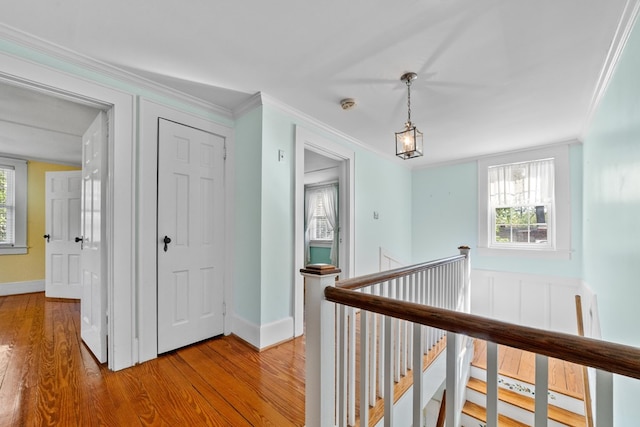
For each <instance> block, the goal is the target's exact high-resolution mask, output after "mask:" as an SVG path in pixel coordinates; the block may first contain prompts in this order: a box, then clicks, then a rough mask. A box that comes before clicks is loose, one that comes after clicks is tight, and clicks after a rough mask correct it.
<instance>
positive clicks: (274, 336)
mask: <svg viewBox="0 0 640 427" xmlns="http://www.w3.org/2000/svg"><path fill="white" fill-rule="evenodd" d="M292 330H293V317H291V316H289V317H285V318H284V319H280V320H276V321H275V322H271V323H267V324H263V325H260V345H259V346H258V348H259V349H263V348H267V347H271V346H272V345H275V344H279V343H281V342H283V341H287V340H290V339H291V331H292Z"/></svg>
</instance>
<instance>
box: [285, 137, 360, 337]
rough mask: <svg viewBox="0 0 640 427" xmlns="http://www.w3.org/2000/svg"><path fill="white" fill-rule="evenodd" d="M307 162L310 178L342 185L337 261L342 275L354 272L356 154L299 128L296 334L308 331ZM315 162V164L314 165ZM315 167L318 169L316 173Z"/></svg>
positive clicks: (295, 245) (296, 216)
mask: <svg viewBox="0 0 640 427" xmlns="http://www.w3.org/2000/svg"><path fill="white" fill-rule="evenodd" d="M305 164H307V166H308V174H307V175H306V179H307V180H308V183H309V185H312V181H316V183H319V182H320V181H325V183H330V182H331V181H334V182H336V183H337V187H338V211H337V214H338V215H337V216H338V218H339V225H338V230H337V231H338V240H337V248H336V249H337V257H336V258H335V260H336V261H337V264H338V266H339V268H340V269H341V270H342V271H341V274H340V277H341V278H347V277H351V275H352V274H353V272H354V268H355V267H354V266H355V256H354V242H355V239H354V235H355V227H354V188H355V178H354V170H355V153H354V152H353V151H351V150H349V149H347V148H345V147H344V146H342V145H339V144H336V143H334V142H332V141H329V140H327V139H326V138H323V137H322V136H320V135H317V134H314V133H312V132H310V131H308V130H306V129H304V128H301V127H296V159H295V224H294V227H295V233H294V238H295V242H294V248H295V254H294V263H295V264H294V265H295V270H294V272H293V274H294V280H293V283H294V289H293V301H294V303H293V304H294V307H293V313H294V336H300V335H302V334H303V332H304V281H303V278H302V275H301V274H300V269H301V268H303V267H304V265H305V263H306V262H307V260H308V258H307V251H306V248H305V184H306V183H305ZM314 165H315V166H314ZM312 169H316V171H315V172H314V171H313V170H312Z"/></svg>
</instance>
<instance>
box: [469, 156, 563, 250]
mask: <svg viewBox="0 0 640 427" xmlns="http://www.w3.org/2000/svg"><path fill="white" fill-rule="evenodd" d="M570 229H571V224H570V194H569V150H568V146H566V145H565V146H561V147H554V148H549V149H541V150H532V151H527V152H521V153H513V154H506V155H502V156H495V157H488V158H483V159H481V160H479V161H478V249H479V253H480V254H481V255H491V256H496V255H498V256H499V255H518V256H533V257H550V258H566V259H568V258H570V236H571V235H570Z"/></svg>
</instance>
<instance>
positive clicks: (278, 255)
mask: <svg viewBox="0 0 640 427" xmlns="http://www.w3.org/2000/svg"><path fill="white" fill-rule="evenodd" d="M263 111H264V114H263V134H262V137H263V139H262V241H261V252H262V314H261V317H262V322H263V323H270V322H273V321H276V320H280V319H284V318H286V317H289V316H291V315H292V314H293V280H294V276H293V274H295V273H294V264H293V256H294V253H293V243H294V239H293V233H294V227H293V224H294V174H295V161H294V160H295V157H294V152H293V150H294V141H295V124H294V122H293V120H292V119H291V118H289V117H287V116H286V115H284V114H282V113H281V112H279V111H278V110H275V109H274V108H270V107H267V106H266V107H263ZM278 150H284V159H283V161H279V160H278Z"/></svg>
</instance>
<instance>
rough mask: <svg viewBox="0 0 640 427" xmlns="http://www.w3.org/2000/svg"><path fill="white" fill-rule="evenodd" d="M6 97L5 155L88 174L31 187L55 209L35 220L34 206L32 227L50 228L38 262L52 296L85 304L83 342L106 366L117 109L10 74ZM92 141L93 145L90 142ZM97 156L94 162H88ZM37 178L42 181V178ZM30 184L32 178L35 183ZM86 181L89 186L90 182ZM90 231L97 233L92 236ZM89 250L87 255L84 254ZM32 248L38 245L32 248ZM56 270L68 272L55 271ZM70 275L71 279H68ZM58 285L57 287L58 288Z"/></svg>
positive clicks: (1, 148)
mask: <svg viewBox="0 0 640 427" xmlns="http://www.w3.org/2000/svg"><path fill="white" fill-rule="evenodd" d="M0 93H2V95H3V96H2V99H1V101H0V102H1V103H2V104H3V105H4V104H9V105H10V106H11V108H0V110H1V111H2V112H3V113H2V116H1V117H0V132H2V134H3V136H4V137H5V138H3V141H5V142H3V143H2V144H0V153H2V154H3V155H7V156H13V157H15V158H21V159H24V160H26V161H28V162H31V163H35V162H38V163H39V166H38V167H37V168H36V169H37V170H41V169H44V170H45V171H48V170H59V167H60V166H59V165H65V166H70V167H77V168H78V169H80V170H82V171H84V172H85V174H81V173H80V172H78V173H77V174H76V173H71V172H66V174H72V175H73V177H71V176H69V177H67V176H65V177H64V179H62V178H61V176H60V175H61V174H65V173H64V172H55V174H57V178H54V177H53V173H52V174H51V175H49V173H48V172H46V173H44V177H43V180H42V181H40V179H36V180H35V181H33V182H31V183H30V184H29V186H30V187H31V188H30V190H29V191H33V192H35V193H36V194H37V193H38V192H42V194H43V195H45V194H46V195H45V199H44V200H42V201H41V202H42V203H43V204H44V207H45V209H44V210H45V211H47V212H46V215H44V216H34V215H33V212H36V211H34V209H35V210H39V209H38V207H37V206H29V204H27V206H26V209H27V217H28V218H29V220H28V221H29V222H30V227H34V226H35V227H37V228H38V229H40V228H43V229H44V230H45V234H44V240H43V242H44V244H45V248H46V250H45V251H44V253H45V257H44V259H42V260H41V261H38V260H36V262H42V263H44V266H43V267H44V268H43V270H44V272H45V277H44V283H45V290H46V294H47V296H50V297H56V298H79V299H80V300H81V319H80V320H81V322H80V323H81V325H82V330H81V337H82V339H83V341H84V342H85V344H86V345H87V347H88V348H89V350H90V351H91V352H92V353H93V354H94V356H95V357H96V359H97V360H98V361H99V362H106V361H107V353H108V349H107V339H106V337H107V330H106V324H107V322H106V318H107V301H106V299H107V281H106V280H105V277H106V272H107V256H106V254H107V250H106V248H107V243H108V240H107V238H106V237H107V233H106V224H107V220H108V218H109V215H108V212H109V209H108V208H109V205H108V203H107V197H106V196H107V191H108V189H107V183H108V177H109V172H108V166H107V163H108V162H107V160H108V153H107V148H108V146H109V142H108V130H107V116H108V115H109V114H110V112H109V110H110V108H111V105H109V104H106V103H105V104H103V103H101V102H97V101H94V100H88V99H84V98H83V97H81V96H79V95H73V94H70V93H66V94H64V95H63V94H62V93H60V92H58V91H56V90H54V89H51V88H46V89H45V88H42V87H40V86H36V85H33V84H32V83H30V82H20V81H17V80H15V79H5V78H3V77H2V76H0ZM97 117H100V118H101V120H100V125H101V126H100V128H99V129H98V130H97V131H93V132H92V138H88V137H87V132H88V131H90V130H91V129H93V124H94V123H95V122H96V118H97ZM93 134H95V135H93ZM6 141H9V142H8V143H7V142H6ZM88 141H93V142H92V143H90V144H89V143H88ZM89 153H90V154H89ZM96 156H98V158H99V160H100V164H101V167H96V166H95V158H96ZM89 157H90V158H91V162H88V161H84V160H87V159H89ZM34 173H35V172H34ZM84 175H89V176H90V177H91V179H90V180H86V179H84V178H83V177H84ZM31 176H32V177H35V176H38V177H39V176H40V175H39V174H36V175H31ZM47 178H51V179H50V180H48V179H47ZM29 180H30V181H31V178H29ZM49 181H51V182H49ZM83 181H86V182H89V184H87V185H83V184H82V182H83ZM63 182H64V183H67V184H69V183H71V184H70V185H71V186H72V187H73V191H71V189H70V188H67V187H68V186H65V185H60V184H61V183H63ZM50 186H51V188H50V189H49V190H51V192H52V193H55V191H54V190H56V189H57V190H58V193H60V192H63V193H65V194H64V197H62V196H61V195H60V194H58V195H57V196H56V197H50V196H51V194H49V191H45V188H46V187H50ZM81 188H82V189H83V191H82V193H83V195H82V197H80V195H79V194H80V192H81V191H80V189H81ZM85 189H90V190H91V191H92V192H96V191H98V190H99V191H98V192H97V193H96V194H95V195H92V196H91V197H85V194H84V193H85V192H86V191H84V190H85ZM66 193H68V194H66ZM71 193H73V194H71ZM76 193H78V194H76ZM81 199H82V200H86V201H88V203H90V206H89V205H87V206H84V207H83V206H81V205H82V204H81V202H80V200H81ZM39 202H40V201H39ZM40 210H41V209H40ZM30 212H31V213H30ZM82 212H89V213H90V214H91V218H92V219H91V221H87V220H86V218H84V217H82ZM54 214H56V215H54ZM36 217H37V218H38V222H37V223H35V222H33V218H36ZM81 217H82V218H83V219H82V220H81ZM47 219H48V221H47ZM98 219H99V221H98ZM81 227H82V228H83V231H81ZM89 230H90V231H91V233H89V232H88V231H89ZM63 231H64V232H63ZM89 234H91V236H89ZM98 234H99V235H98ZM56 245H57V246H56ZM60 245H63V246H65V249H64V250H62V251H60V250H57V249H56V250H54V248H53V247H54V246H56V248H57V247H58V246H60ZM69 247H72V250H71V249H69ZM82 247H84V248H85V251H82V250H81V249H80V250H77V248H82ZM58 249H59V248H58ZM32 250H33V248H31V249H30V251H32ZM37 252H38V251H35V252H34V255H33V256H36V255H35V254H36V253H37ZM85 252H86V253H88V252H92V253H93V252H97V253H98V256H97V258H96V259H95V260H93V262H92V263H91V264H92V267H91V268H90V269H87V268H85V264H86V263H87V259H88V258H87V257H86V255H87V254H85ZM63 255H69V256H63ZM85 258H87V259H85ZM58 264H59V265H58ZM56 265H58V266H59V267H61V268H55V266H56ZM62 267H66V269H63V268H62ZM63 270H64V271H65V272H66V274H62V271H63ZM67 270H69V271H67ZM71 270H72V271H71ZM53 279H56V280H53ZM57 279H63V280H57ZM72 282H73V283H72ZM76 282H79V283H76ZM54 284H55V286H53V285H54ZM78 285H79V286H78ZM54 288H57V289H55V290H54ZM77 288H79V289H77ZM87 296H89V297H87ZM96 325H98V326H96Z"/></svg>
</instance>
